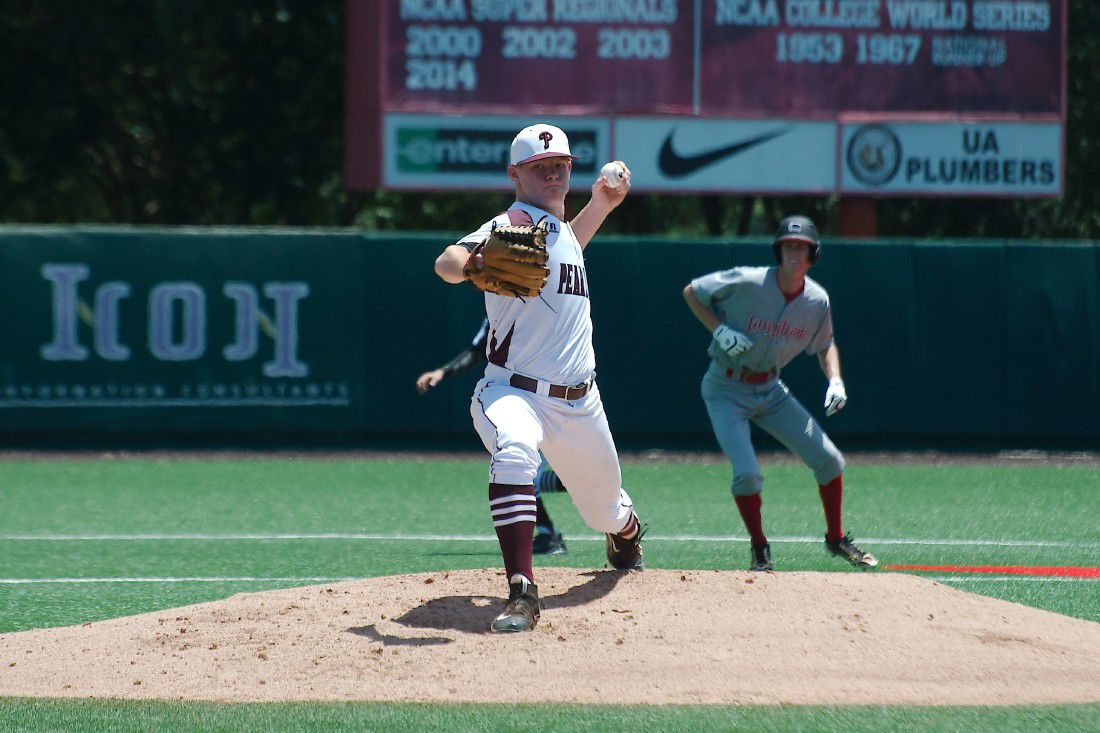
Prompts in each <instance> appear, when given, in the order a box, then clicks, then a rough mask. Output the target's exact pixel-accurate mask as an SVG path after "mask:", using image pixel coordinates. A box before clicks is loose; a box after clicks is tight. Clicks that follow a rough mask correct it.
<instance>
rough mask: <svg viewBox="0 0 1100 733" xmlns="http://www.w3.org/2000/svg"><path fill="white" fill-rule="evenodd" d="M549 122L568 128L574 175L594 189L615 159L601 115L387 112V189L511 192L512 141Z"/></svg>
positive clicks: (384, 166)
mask: <svg viewBox="0 0 1100 733" xmlns="http://www.w3.org/2000/svg"><path fill="white" fill-rule="evenodd" d="M536 122H546V123H549V124H552V125H557V126H558V127H560V128H562V129H563V130H565V133H566V134H567V135H568V136H569V146H570V151H571V152H572V153H573V155H575V156H577V160H576V161H575V162H574V163H573V174H574V175H575V176H579V177H580V179H581V180H584V181H589V183H587V184H586V185H590V183H591V180H594V179H595V178H596V176H597V175H598V173H599V170H600V166H602V165H603V164H604V163H605V162H607V161H608V160H610V144H609V133H610V127H611V126H610V123H609V122H608V121H607V120H606V119H604V118H600V117H554V116H539V117H520V116H516V117H510V116H499V117H497V116H492V117H490V116H463V117H458V116H454V115H423V114H387V115H386V116H385V119H384V121H383V146H382V147H383V156H382V158H383V164H382V168H383V179H382V180H383V185H384V187H385V188H396V189H400V188H406V189H417V190H433V189H438V190H444V189H446V190H455V189H509V188H511V187H512V184H511V181H509V180H508V176H507V174H506V171H507V169H508V154H509V151H510V149H511V145H512V138H514V137H515V136H516V133H517V132H519V131H520V130H522V129H523V128H524V127H527V126H528V125H532V124H535V123H536Z"/></svg>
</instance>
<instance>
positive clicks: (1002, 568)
mask: <svg viewBox="0 0 1100 733" xmlns="http://www.w3.org/2000/svg"><path fill="white" fill-rule="evenodd" d="M886 569H887V570H924V571H931V572H941V573H990V574H995V575H1056V576H1061V577H1066V578H1100V568H1081V567H1035V566H1028V565H887V566H886Z"/></svg>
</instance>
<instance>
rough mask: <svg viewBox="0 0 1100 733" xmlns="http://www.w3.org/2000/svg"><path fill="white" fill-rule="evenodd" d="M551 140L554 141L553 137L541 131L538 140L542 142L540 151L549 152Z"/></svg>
mask: <svg viewBox="0 0 1100 733" xmlns="http://www.w3.org/2000/svg"><path fill="white" fill-rule="evenodd" d="M553 139H554V136H553V135H551V134H550V133H549V132H545V131H543V132H540V133H539V140H542V149H543V150H549V149H550V141H551V140H553Z"/></svg>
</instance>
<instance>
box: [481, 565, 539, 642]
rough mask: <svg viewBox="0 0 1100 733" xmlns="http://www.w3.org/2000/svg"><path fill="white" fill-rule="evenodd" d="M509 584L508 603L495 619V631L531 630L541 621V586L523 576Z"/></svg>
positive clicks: (493, 627)
mask: <svg viewBox="0 0 1100 733" xmlns="http://www.w3.org/2000/svg"><path fill="white" fill-rule="evenodd" d="M518 577H519V579H518V580H517V581H516V582H514V583H509V584H508V603H506V604H505V605H504V610H503V611H501V613H500V615H499V616H497V617H496V618H495V619H493V626H492V629H493V631H530V630H531V629H533V628H535V624H537V623H538V622H539V608H540V606H541V604H540V603H539V588H538V586H537V585H535V584H534V583H532V582H531V581H529V580H528V579H527V578H524V577H523V576H518Z"/></svg>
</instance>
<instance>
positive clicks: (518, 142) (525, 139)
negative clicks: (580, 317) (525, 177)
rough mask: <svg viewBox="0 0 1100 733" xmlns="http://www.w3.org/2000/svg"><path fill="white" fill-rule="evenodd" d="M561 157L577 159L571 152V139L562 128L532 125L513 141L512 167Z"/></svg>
mask: <svg viewBox="0 0 1100 733" xmlns="http://www.w3.org/2000/svg"><path fill="white" fill-rule="evenodd" d="M561 156H565V157H566V158H572V159H573V160H576V159H577V156H575V155H573V154H572V153H570V152H569V138H567V137H566V136H565V132H563V131H562V129H561V128H560V127H554V126H553V125H531V126H530V127H525V128H523V129H522V130H520V131H519V134H518V135H516V137H515V139H514V140H512V165H521V164H523V163H530V162H531V161H533V160H541V159H542V158H554V157H561Z"/></svg>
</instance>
